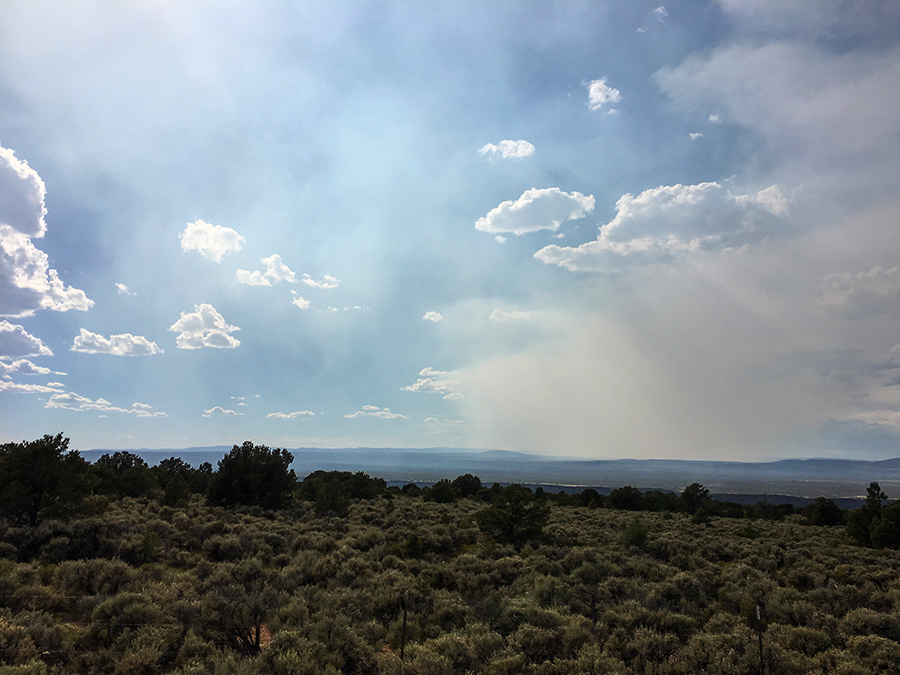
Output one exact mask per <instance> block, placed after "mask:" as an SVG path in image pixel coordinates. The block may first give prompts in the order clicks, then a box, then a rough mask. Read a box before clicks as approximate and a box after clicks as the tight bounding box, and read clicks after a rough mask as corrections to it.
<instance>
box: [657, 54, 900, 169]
mask: <svg viewBox="0 0 900 675" xmlns="http://www.w3.org/2000/svg"><path fill="white" fill-rule="evenodd" d="M898 61H900V50H898V49H896V48H894V49H892V50H884V51H879V50H855V51H852V52H849V53H839V52H837V51H834V50H827V49H820V48H818V47H816V46H814V45H811V44H801V43H797V42H773V43H769V44H766V45H762V46H746V45H733V46H729V47H724V48H720V49H717V50H715V51H713V52H711V53H708V54H704V55H703V56H692V57H689V58H688V59H686V60H685V61H684V62H683V63H681V64H680V65H678V66H677V67H675V68H664V69H662V70H660V71H659V72H658V73H657V74H656V80H657V82H658V83H659V86H660V88H661V89H662V90H663V92H664V93H666V94H667V95H668V96H669V97H670V98H671V99H672V100H673V101H674V102H675V103H676V104H678V105H679V106H680V107H681V108H683V109H684V110H686V111H688V112H694V111H697V110H700V111H703V110H704V109H705V110H709V109H713V110H717V111H718V110H724V111H727V116H728V118H729V119H730V120H732V121H734V122H736V123H737V124H740V125H742V126H745V127H747V128H749V129H753V130H754V131H756V132H757V133H758V134H760V135H761V136H762V138H763V139H765V140H766V141H767V142H768V144H769V146H770V148H771V150H772V151H773V152H774V153H776V154H777V155H781V156H782V157H783V158H784V159H785V160H786V161H789V162H803V163H808V164H809V163H811V164H812V165H813V168H814V170H815V171H816V172H817V173H818V172H821V171H822V170H823V169H828V168H829V167H832V166H833V167H834V169H833V170H834V171H835V172H836V173H837V174H838V178H839V179H840V180H841V181H842V182H844V183H846V182H847V176H846V174H847V171H846V167H845V166H843V165H842V164H841V163H840V162H839V161H838V158H841V159H844V160H845V161H848V162H851V161H852V162H854V163H857V162H858V161H859V159H860V158H861V157H866V155H869V156H868V157H866V162H867V163H868V164H869V166H872V163H873V161H874V160H875V159H876V158H879V159H881V160H883V161H884V162H887V163H888V165H889V166H891V167H892V168H893V167H895V161H896V156H897V151H898V145H900V144H898V138H900V136H898V133H900V118H898V116H897V110H898V108H900V68H898V67H897V63H898ZM714 117H715V119H714ZM717 119H718V115H715V116H711V117H710V121H711V122H714V121H717ZM824 159H829V160H831V163H830V164H824V163H823V160H824ZM880 168H881V166H879V169H880ZM884 171H887V168H886V167H885V168H884ZM888 173H890V174H891V175H890V176H886V177H887V178H891V179H893V177H894V176H893V174H895V173H896V172H895V171H889V172H888ZM803 175H804V176H807V175H808V173H806V172H804V174H803ZM866 178H867V177H866Z"/></svg>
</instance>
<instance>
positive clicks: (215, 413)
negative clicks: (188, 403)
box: [203, 405, 244, 417]
mask: <svg viewBox="0 0 900 675" xmlns="http://www.w3.org/2000/svg"><path fill="white" fill-rule="evenodd" d="M243 414H244V413H239V412H235V411H234V410H226V409H225V408H223V407H222V406H219V405H217V406H214V407H212V408H210V409H209V410H204V411H203V417H240V416H241V415H243Z"/></svg>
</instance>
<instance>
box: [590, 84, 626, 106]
mask: <svg viewBox="0 0 900 675" xmlns="http://www.w3.org/2000/svg"><path fill="white" fill-rule="evenodd" d="M587 89H588V107H589V108H590V109H591V110H600V108H602V107H603V106H605V105H606V104H607V103H618V102H619V101H621V100H622V94H621V92H620V91H619V90H618V89H614V88H613V87H610V86H609V85H608V84H606V78H605V77H603V78H601V79H599V80H591V81H590V82H588V84H587Z"/></svg>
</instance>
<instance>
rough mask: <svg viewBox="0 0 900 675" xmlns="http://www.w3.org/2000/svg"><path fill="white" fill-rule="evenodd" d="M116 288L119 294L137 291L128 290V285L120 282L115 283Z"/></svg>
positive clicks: (131, 293)
mask: <svg viewBox="0 0 900 675" xmlns="http://www.w3.org/2000/svg"><path fill="white" fill-rule="evenodd" d="M116 290H118V291H119V295H137V293H134V292H132V291H130V290H129V289H128V286H126V285H125V284H121V283H117V284H116Z"/></svg>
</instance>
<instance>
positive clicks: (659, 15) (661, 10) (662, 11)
mask: <svg viewBox="0 0 900 675" xmlns="http://www.w3.org/2000/svg"><path fill="white" fill-rule="evenodd" d="M653 16H655V17H656V20H657V21H659V22H663V21H665V20H666V17H667V16H669V12H668V11H667V10H666V8H665V7H663V6H662V5H660V6H659V7H657V8H656V9H654V10H653Z"/></svg>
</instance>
